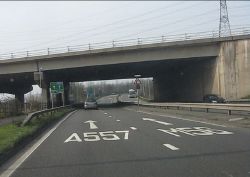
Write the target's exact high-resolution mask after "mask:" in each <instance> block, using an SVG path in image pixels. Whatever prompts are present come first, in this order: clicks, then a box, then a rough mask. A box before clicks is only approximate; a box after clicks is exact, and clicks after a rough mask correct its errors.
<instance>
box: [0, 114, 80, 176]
mask: <svg viewBox="0 0 250 177" xmlns="http://www.w3.org/2000/svg"><path fill="white" fill-rule="evenodd" d="M75 112H77V110H76V111H73V112H71V113H69V114H68V115H67V116H66V117H65V118H64V119H63V120H61V121H60V122H58V123H57V124H56V125H55V126H54V127H53V128H52V129H51V130H50V131H49V132H47V133H46V134H45V135H44V136H43V137H42V138H40V139H39V140H38V141H37V142H36V143H35V144H34V145H33V146H32V147H30V148H29V149H28V150H27V151H26V152H25V153H24V154H23V155H22V156H21V157H20V158H18V159H17V160H16V161H15V162H14V163H13V164H12V165H11V166H10V167H9V168H8V169H7V170H5V171H4V172H3V173H2V174H1V175H0V177H9V176H10V175H12V173H14V172H15V171H16V169H17V168H18V167H19V166H20V165H22V163H23V162H24V161H25V160H26V159H27V158H28V157H29V156H30V155H31V154H32V153H33V152H34V151H35V150H36V149H37V148H38V147H39V146H40V145H41V144H42V143H43V142H44V141H45V140H46V139H47V138H48V137H49V136H50V135H51V134H52V133H53V132H54V131H55V130H56V129H57V127H59V125H61V123H63V122H64V121H65V120H66V119H68V118H69V117H70V116H71V115H72V114H74V113H75Z"/></svg>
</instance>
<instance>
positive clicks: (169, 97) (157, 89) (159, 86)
mask: <svg viewBox="0 0 250 177" xmlns="http://www.w3.org/2000/svg"><path fill="white" fill-rule="evenodd" d="M153 88H154V101H157V102H161V101H174V99H175V97H176V89H175V84H174V83H173V80H172V79H171V77H168V76H167V74H162V75H160V76H156V77H154V78H153Z"/></svg>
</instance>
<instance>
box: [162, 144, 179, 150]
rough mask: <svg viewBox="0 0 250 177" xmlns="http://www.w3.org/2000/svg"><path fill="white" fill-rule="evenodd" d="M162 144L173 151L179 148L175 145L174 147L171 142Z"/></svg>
mask: <svg viewBox="0 0 250 177" xmlns="http://www.w3.org/2000/svg"><path fill="white" fill-rule="evenodd" d="M163 146H165V147H167V148H169V149H171V150H173V151H177V150H179V148H177V147H175V146H173V145H171V144H163Z"/></svg>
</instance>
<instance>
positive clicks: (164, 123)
mask: <svg viewBox="0 0 250 177" xmlns="http://www.w3.org/2000/svg"><path fill="white" fill-rule="evenodd" d="M142 120H148V121H152V122H156V123H159V124H163V125H173V124H171V123H167V122H163V121H158V120H155V119H151V118H142Z"/></svg>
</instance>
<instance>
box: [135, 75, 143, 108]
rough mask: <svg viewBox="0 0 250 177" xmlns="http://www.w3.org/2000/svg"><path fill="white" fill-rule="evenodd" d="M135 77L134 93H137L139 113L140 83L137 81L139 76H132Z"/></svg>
mask: <svg viewBox="0 0 250 177" xmlns="http://www.w3.org/2000/svg"><path fill="white" fill-rule="evenodd" d="M134 77H135V87H136V92H137V105H138V111H139V105H140V104H139V89H140V83H141V81H140V80H139V78H140V77H141V75H140V74H136V75H134Z"/></svg>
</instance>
